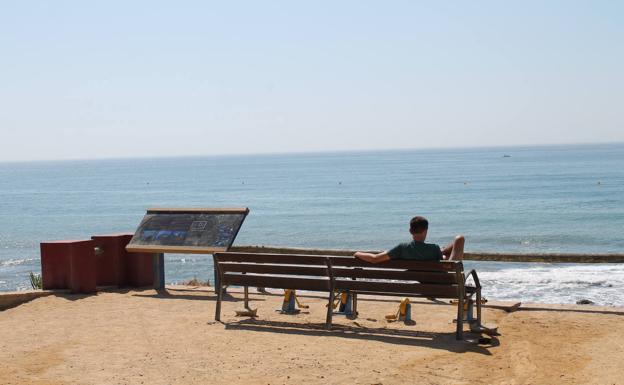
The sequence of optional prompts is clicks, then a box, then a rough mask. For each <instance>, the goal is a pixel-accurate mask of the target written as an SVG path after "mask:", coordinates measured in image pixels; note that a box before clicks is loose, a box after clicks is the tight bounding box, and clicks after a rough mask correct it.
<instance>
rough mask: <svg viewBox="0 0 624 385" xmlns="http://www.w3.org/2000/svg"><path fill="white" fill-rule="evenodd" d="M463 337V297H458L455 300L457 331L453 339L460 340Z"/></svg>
mask: <svg viewBox="0 0 624 385" xmlns="http://www.w3.org/2000/svg"><path fill="white" fill-rule="evenodd" d="M463 337H464V297H463V295H462V296H460V297H459V301H457V331H456V332H455V339H458V340H461V339H463Z"/></svg>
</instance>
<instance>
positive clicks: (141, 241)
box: [126, 207, 249, 254]
mask: <svg viewBox="0 0 624 385" xmlns="http://www.w3.org/2000/svg"><path fill="white" fill-rule="evenodd" d="M248 213H249V209H248V208H246V207H245V208H234V209H170V208H154V209H149V210H147V213H146V214H145V217H144V218H143V220H142V221H141V224H140V225H139V227H138V228H137V231H136V233H135V234H134V236H133V237H132V240H131V241H130V243H129V244H128V246H126V250H128V251H129V252H150V253H194V254H211V253H214V252H218V251H226V250H227V249H228V248H229V247H230V246H231V245H232V243H233V242H234V239H235V238H236V235H237V234H238V231H239V230H240V227H241V225H242V224H243V221H244V220H245V217H246V216H247V214H248Z"/></svg>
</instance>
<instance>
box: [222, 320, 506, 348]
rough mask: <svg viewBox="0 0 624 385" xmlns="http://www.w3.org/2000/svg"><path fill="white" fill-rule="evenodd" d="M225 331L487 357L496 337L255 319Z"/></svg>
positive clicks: (237, 324) (496, 340) (241, 322)
mask: <svg viewBox="0 0 624 385" xmlns="http://www.w3.org/2000/svg"><path fill="white" fill-rule="evenodd" d="M224 325H225V329H226V330H251V331H257V332H265V333H279V334H297V335H306V336H325V337H327V336H331V337H338V338H349V339H359V340H371V341H379V342H384V343H388V344H397V345H409V346H421V347H426V348H431V349H441V350H447V351H450V352H454V353H464V352H473V353H479V354H484V355H491V354H492V353H491V352H490V351H489V349H490V348H493V347H496V346H499V344H500V343H499V341H498V339H497V338H492V339H491V342H490V344H489V345H478V344H476V343H475V342H472V341H471V338H474V339H475V340H476V339H478V336H476V335H473V334H471V333H465V338H466V337H468V339H466V340H463V341H458V340H456V339H455V333H431V332H422V331H412V330H397V329H387V328H367V327H361V326H360V327H353V326H348V325H333V326H332V329H331V330H326V329H325V328H324V327H325V324H322V323H306V324H301V323H294V322H280V321H267V320H258V319H253V318H250V319H244V320H240V321H237V322H232V323H225V324H224Z"/></svg>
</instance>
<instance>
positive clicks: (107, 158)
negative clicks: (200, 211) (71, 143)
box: [0, 141, 624, 164]
mask: <svg viewBox="0 0 624 385" xmlns="http://www.w3.org/2000/svg"><path fill="white" fill-rule="evenodd" d="M622 144H624V141H615V142H574V143H539V144H534V143H533V144H500V145H486V146H443V147H393V148H379V149H374V148H370V149H356V150H348V149H338V150H308V151H283V152H280V151H277V152H232V153H220V154H188V155H186V154H185V155H140V156H103V157H94V158H82V157H76V158H61V159H8V160H0V164H3V163H4V164H6V163H12V164H15V163H44V162H45V163H47V162H52V163H53V162H80V161H115V160H149V159H186V158H220V157H245V156H250V157H252V156H280V155H322V154H357V153H382V152H406V151H423V152H430V151H447V150H462V149H464V150H479V149H484V150H485V149H499V148H500V149H513V148H532V147H536V148H539V147H583V146H609V145H615V146H617V145H622Z"/></svg>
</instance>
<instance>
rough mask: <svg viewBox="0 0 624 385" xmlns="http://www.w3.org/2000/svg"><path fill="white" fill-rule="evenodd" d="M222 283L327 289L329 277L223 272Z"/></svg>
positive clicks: (311, 289) (280, 287) (315, 289)
mask: <svg viewBox="0 0 624 385" xmlns="http://www.w3.org/2000/svg"><path fill="white" fill-rule="evenodd" d="M222 284H223V285H236V286H256V287H271V288H274V289H298V290H310V291H327V290H328V288H329V279H322V278H305V277H284V276H279V275H249V274H223V281H222Z"/></svg>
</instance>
